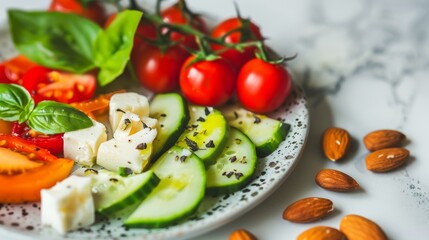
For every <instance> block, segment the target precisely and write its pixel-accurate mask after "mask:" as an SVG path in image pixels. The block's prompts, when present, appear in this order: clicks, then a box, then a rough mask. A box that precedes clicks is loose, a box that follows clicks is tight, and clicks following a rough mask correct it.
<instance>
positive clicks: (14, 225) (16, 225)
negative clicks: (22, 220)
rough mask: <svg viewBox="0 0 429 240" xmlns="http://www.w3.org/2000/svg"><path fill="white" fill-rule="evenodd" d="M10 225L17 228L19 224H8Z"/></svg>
mask: <svg viewBox="0 0 429 240" xmlns="http://www.w3.org/2000/svg"><path fill="white" fill-rule="evenodd" d="M10 225H12V227H18V226H19V223H16V222H13V223H12V224H10Z"/></svg>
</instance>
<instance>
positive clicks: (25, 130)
mask: <svg viewBox="0 0 429 240" xmlns="http://www.w3.org/2000/svg"><path fill="white" fill-rule="evenodd" d="M12 135H13V136H17V137H20V138H23V139H25V140H27V141H28V142H31V143H33V144H35V145H37V146H39V147H41V148H45V149H47V150H49V151H50V152H51V153H52V154H60V153H62V152H63V148H64V141H63V136H64V134H63V133H59V134H52V135H45V134H42V133H38V132H36V131H34V130H32V129H31V128H30V127H29V126H28V125H27V124H26V123H22V124H19V123H18V122H13V123H12Z"/></svg>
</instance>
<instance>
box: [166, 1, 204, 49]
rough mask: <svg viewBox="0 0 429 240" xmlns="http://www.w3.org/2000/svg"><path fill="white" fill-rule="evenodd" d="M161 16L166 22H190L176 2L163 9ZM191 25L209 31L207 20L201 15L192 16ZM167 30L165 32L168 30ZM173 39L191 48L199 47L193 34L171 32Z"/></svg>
mask: <svg viewBox="0 0 429 240" xmlns="http://www.w3.org/2000/svg"><path fill="white" fill-rule="evenodd" d="M161 18H162V20H163V21H164V22H166V23H170V24H186V23H188V20H187V17H186V16H185V13H184V12H183V11H182V10H181V9H180V7H179V5H178V4H175V5H173V6H171V7H168V8H166V9H164V10H162V11H161ZM190 25H191V26H192V27H193V28H195V29H196V30H199V31H201V32H203V33H206V32H207V26H206V23H205V21H204V20H203V19H202V18H201V17H199V16H195V17H192V16H190ZM166 30H167V29H166ZM166 30H165V31H164V32H166ZM170 38H171V40H173V41H181V42H182V43H183V44H184V45H185V46H188V47H190V48H194V49H196V48H197V43H196V42H195V38H194V36H192V35H183V34H181V33H178V32H174V31H172V32H171V35H170Z"/></svg>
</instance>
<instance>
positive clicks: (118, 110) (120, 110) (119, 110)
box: [116, 108, 125, 113]
mask: <svg viewBox="0 0 429 240" xmlns="http://www.w3.org/2000/svg"><path fill="white" fill-rule="evenodd" d="M116 111H117V112H121V113H125V111H124V110H122V109H119V108H118V109H116Z"/></svg>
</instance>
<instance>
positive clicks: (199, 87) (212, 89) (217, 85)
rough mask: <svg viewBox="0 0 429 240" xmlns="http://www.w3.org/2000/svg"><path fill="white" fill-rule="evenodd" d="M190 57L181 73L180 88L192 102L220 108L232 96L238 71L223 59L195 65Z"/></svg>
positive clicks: (204, 61) (199, 62)
mask: <svg viewBox="0 0 429 240" xmlns="http://www.w3.org/2000/svg"><path fill="white" fill-rule="evenodd" d="M193 60H194V56H191V57H189V58H188V59H187V60H186V62H185V64H183V67H182V70H181V72H180V88H181V90H182V92H183V95H184V96H185V97H186V98H187V99H188V100H189V101H191V102H193V103H195V104H199V105H204V106H220V105H222V104H224V103H225V102H226V101H228V99H229V98H230V97H231V96H232V94H233V92H234V86H235V81H236V76H237V74H236V71H235V70H234V68H233V67H232V65H231V64H230V63H229V62H228V61H227V60H225V59H223V58H218V59H216V60H213V61H207V60H202V61H198V62H195V63H192V64H191V62H192V61H193Z"/></svg>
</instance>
